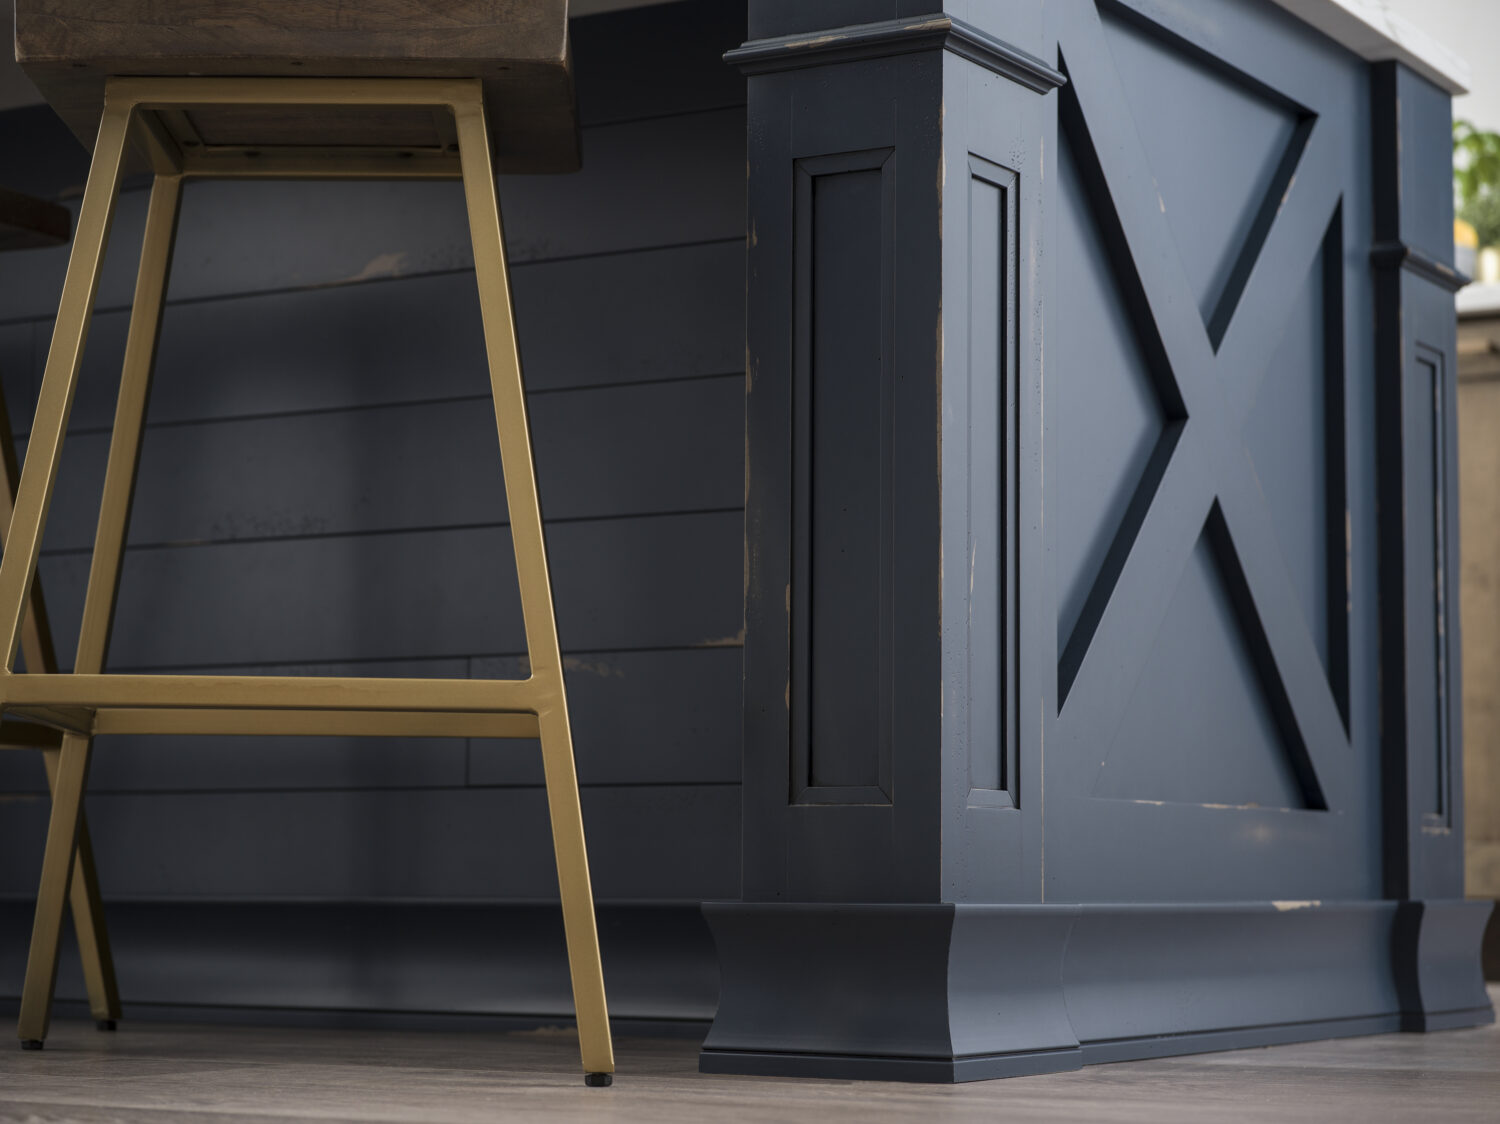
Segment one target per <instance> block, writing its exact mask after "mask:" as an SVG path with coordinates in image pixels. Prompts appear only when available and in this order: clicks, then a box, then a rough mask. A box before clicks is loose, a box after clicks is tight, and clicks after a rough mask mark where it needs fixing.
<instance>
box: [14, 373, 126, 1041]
mask: <svg viewBox="0 0 1500 1124" xmlns="http://www.w3.org/2000/svg"><path fill="white" fill-rule="evenodd" d="M12 432H13V431H12V429H11V424H10V413H9V411H8V410H7V409H6V407H5V400H4V397H3V396H0V475H3V477H4V479H3V481H0V527H9V526H10V517H11V512H12V511H13V510H14V507H15V501H16V486H17V484H18V482H19V480H20V476H21V472H20V467H19V465H18V464H17V462H16V450H15V445H14V443H13V442H12V441H11V440H10V434H11V433H12ZM0 546H3V543H0ZM21 653H22V655H23V656H24V657H25V659H26V667H27V670H28V671H42V672H55V671H56V670H57V653H56V651H55V650H54V648H53V645H52V629H51V627H50V625H49V624H48V617H47V605H46V600H45V599H44V598H43V597H42V586H41V583H40V582H37V581H33V582H32V583H31V593H30V597H29V604H28V606H27V612H26V620H25V624H24V625H23V627H22V630H21ZM39 748H42V762H43V764H44V766H45V767H46V772H47V787H48V789H49V791H50V790H52V789H54V788H55V787H56V785H57V764H58V749H57V746H55V745H50V746H46V747H39ZM68 900H69V902H70V904H71V907H72V910H73V929H74V931H75V932H76V933H77V935H78V951H79V957H80V959H81V960H82V961H83V979H84V984H85V987H86V989H87V992H88V997H89V1011H90V1013H91V1014H92V1015H93V1016H94V1021H95V1022H96V1023H97V1024H98V1026H99V1029H101V1030H113V1029H114V1027H115V1022H116V1020H117V1019H119V1017H120V991H119V988H118V986H117V985H116V983H115V969H114V961H113V959H112V958H111V956H110V951H109V933H108V930H107V929H106V928H105V924H104V907H103V902H102V900H101V898H100V894H99V877H98V874H97V873H96V872H95V869H94V852H93V847H92V845H91V844H90V842H89V830H88V821H87V819H86V818H84V816H83V815H82V813H80V814H79V820H78V853H77V855H76V856H75V857H74V860H73V881H72V885H71V886H70V888H69V893H68Z"/></svg>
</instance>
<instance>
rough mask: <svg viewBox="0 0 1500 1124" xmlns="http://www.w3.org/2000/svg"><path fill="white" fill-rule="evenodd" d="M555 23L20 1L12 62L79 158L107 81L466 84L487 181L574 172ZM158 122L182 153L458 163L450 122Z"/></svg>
mask: <svg viewBox="0 0 1500 1124" xmlns="http://www.w3.org/2000/svg"><path fill="white" fill-rule="evenodd" d="M567 15H568V5H567V0H374V2H371V3H361V4H337V3H331V2H329V0H233V2H227V0H149V2H148V0H16V58H17V60H18V61H19V62H20V63H21V66H22V67H23V68H24V69H25V71H26V73H27V75H28V76H29V77H30V78H31V80H32V81H33V82H34V83H36V86H37V88H38V89H39V90H41V92H42V95H43V96H44V97H45V98H46V99H47V101H48V102H49V103H50V104H51V105H52V108H53V109H55V110H56V111H57V112H58V114H59V115H60V116H61V117H62V119H63V120H64V121H65V122H66V123H67V125H68V127H69V128H70V129H72V130H73V133H74V135H76V136H77V137H78V139H79V140H80V141H82V142H83V143H84V145H85V146H87V147H88V148H90V149H92V148H93V147H94V139H95V137H97V136H98V133H99V118H100V115H101V111H102V108H103V104H104V84H105V79H106V78H109V77H113V76H125V75H139V76H147V77H153V78H165V77H235V78H250V77H255V78H478V79H480V80H481V82H482V84H483V89H484V101H485V116H486V117H487V119H488V121H489V125H490V129H491V131H492V133H493V140H494V146H495V154H496V160H497V165H498V167H499V169H500V170H501V171H502V172H567V171H572V170H573V169H575V168H576V167H577V166H578V162H579V155H578V122H577V113H576V111H575V108H574V99H573V79H572V67H571V60H570V58H569V51H568V27H567ZM159 116H160V117H161V118H162V123H163V125H164V127H165V129H166V131H167V132H168V133H169V134H170V135H171V136H172V138H173V139H174V140H175V141H176V142H177V143H178V144H179V145H180V146H181V147H182V148H183V149H184V150H185V151H186V152H188V153H190V154H191V153H194V152H207V153H216V154H219V155H231V154H244V153H245V152H247V151H248V152H253V153H258V154H261V155H265V154H266V153H267V150H270V151H272V152H285V151H286V150H289V149H301V150H305V151H308V152H310V153H316V154H318V155H320V156H322V155H326V153H327V150H329V149H348V148H354V149H360V148H381V149H389V148H395V149H397V150H398V151H410V152H413V153H416V154H418V155H421V154H424V153H428V152H445V151H446V152H450V153H451V152H454V151H456V148H455V147H454V146H455V145H456V144H457V140H458V138H457V136H456V134H455V133H454V131H453V126H452V121H451V119H449V118H448V117H447V115H445V114H439V113H432V112H430V111H428V110H426V109H423V108H417V107H394V108H393V107H369V108H363V107H352V106H327V105H324V106H316V107H314V106H287V107H282V106H276V107H265V106H254V105H244V106H223V105H216V106H190V107H183V108H176V109H173V110H171V111H164V112H161V113H160V114H159ZM252 158H253V157H252ZM132 169H133V170H142V171H143V170H146V168H145V165H144V163H140V164H137V165H133V166H132Z"/></svg>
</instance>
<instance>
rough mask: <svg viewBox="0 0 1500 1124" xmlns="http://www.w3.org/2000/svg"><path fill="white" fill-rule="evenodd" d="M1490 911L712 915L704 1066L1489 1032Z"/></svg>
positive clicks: (1065, 1053)
mask: <svg viewBox="0 0 1500 1124" xmlns="http://www.w3.org/2000/svg"><path fill="white" fill-rule="evenodd" d="M1491 907H1492V903H1490V902H1487V901H1475V902H1466V901H1407V902H1395V901H1355V902H1316V901H1314V902H1249V903H1240V902H1233V903H1194V904H1162V905H1156V904H1119V905H1094V904H1090V905H962V904H960V905H955V904H793V903H785V904H783V903H709V904H706V905H705V906H704V914H705V916H706V917H707V919H708V923H709V927H710V928H711V930H712V932H713V935H714V940H715V943H716V945H717V948H718V955H719V965H720V971H721V976H722V984H721V992H720V999H719V1009H718V1014H717V1016H716V1017H715V1019H714V1024H713V1028H712V1029H711V1031H710V1032H709V1035H708V1039H707V1041H706V1042H705V1043H704V1049H703V1052H702V1055H701V1057H700V1062H699V1068H700V1069H701V1070H702V1071H703V1072H705V1073H740V1074H758V1075H777V1076H789V1077H821V1078H835V1079H849V1080H869V1079H884V1080H893V1081H924V1082H955V1081H975V1080H984V1079H988V1078H996V1077H1019V1076H1024V1075H1028V1074H1037V1073H1050V1072H1055V1071H1058V1070H1068V1069H1077V1068H1078V1067H1080V1066H1084V1065H1091V1064H1095V1063H1099V1062H1114V1061H1126V1060H1132V1059H1138V1058H1152V1057H1165V1056H1169V1055H1173V1054H1190V1053H1200V1052H1206V1051H1212V1050H1228V1049H1238V1048H1241V1047H1247V1046H1267V1045H1276V1044H1281V1043H1287V1042H1300V1041H1308V1040H1312V1039H1319V1038H1334V1037H1344V1036H1352V1035H1360V1034H1380V1033H1388V1032H1391V1031H1397V1030H1409V1031H1426V1030H1441V1029H1448V1028H1454V1027H1463V1026H1477V1025H1480V1024H1483V1023H1489V1022H1492V1021H1494V1011H1493V1009H1492V1008H1491V1006H1490V1003H1489V999H1488V997H1487V996H1486V993H1485V989H1484V980H1483V978H1482V973H1481V972H1480V971H1479V957H1478V955H1477V953H1478V949H1479V945H1480V941H1481V939H1482V936H1483V933H1484V927H1485V922H1486V921H1487V919H1488V917H1489V913H1490V909H1491Z"/></svg>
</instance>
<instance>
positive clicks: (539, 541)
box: [453, 88, 615, 1085]
mask: <svg viewBox="0 0 1500 1124" xmlns="http://www.w3.org/2000/svg"><path fill="white" fill-rule="evenodd" d="M453 113H454V116H455V118H456V119H457V122H458V146H459V155H460V158H461V160H462V163H463V178H464V197H465V199H466V200H467V202H468V207H469V235H470V238H471V239H472V240H473V243H474V272H475V274H476V276H477V278H478V282H479V303H480V307H481V310H482V313H483V316H484V342H485V350H486V352H487V353H488V355H489V364H490V387H491V392H492V395H493V397H494V400H495V421H496V424H497V425H498V427H499V431H500V457H501V462H502V465H503V468H504V472H505V499H506V503H507V505H508V506H509V509H510V529H511V540H512V545H513V546H514V548H515V553H516V574H517V576H518V577H519V579H520V586H521V611H522V615H523V616H524V617H525V621H526V647H527V649H528V651H529V653H530V657H531V680H532V682H533V683H534V684H535V685H536V686H537V688H538V690H539V692H540V693H541V695H542V699H543V701H542V703H541V705H540V706H539V708H538V714H537V718H538V721H539V724H540V727H541V741H542V765H543V768H544V770H545V775H546V781H547V807H548V811H549V814H550V816H551V820H552V846H553V850H554V851H555V853H556V858H557V883H558V890H559V892H560V894H561V896H562V908H563V929H564V931H565V933H566V934H567V941H568V967H569V970H570V971H571V973H572V977H573V1005H574V1008H575V1009H576V1012H577V1016H578V1043H579V1048H580V1050H581V1051H582V1054H583V1068H584V1070H585V1072H586V1074H587V1078H586V1079H587V1081H588V1083H589V1084H591V1085H607V1084H609V1082H610V1075H611V1074H613V1073H614V1069H615V1057H614V1047H613V1045H612V1043H611V1040H610V1033H609V1010H608V1007H607V1006H606V1004H605V999H604V969H603V966H602V964H601V963H600V960H599V934H598V930H597V927H596V925H595V921H594V897H593V890H592V888H591V886H590V885H589V861H588V852H587V850H586V849H585V846H584V838H583V811H582V808H581V807H580V805H579V800H578V777H577V774H576V771H575V769H574V764H573V737H572V733H571V731H570V730H569V727H568V708H567V699H566V696H565V695H564V691H563V676H562V655H561V652H560V650H559V647H558V642H557V620H556V617H555V616H554V614H553V609H552V584H551V579H550V578H549V576H548V573H547V547H546V542H545V540H544V539H543V535H542V515H541V507H540V504H539V503H538V501H537V488H536V471H535V466H534V465H533V463H532V456H531V436H530V433H529V429H528V426H527V421H526V394H525V390H524V388H523V386H522V383H521V356H520V352H519V350H518V348H517V346H516V327H515V311H514V308H513V306H512V304H511V298H510V278H509V275H508V272H507V269H506V262H505V235H504V231H503V229H502V227H501V223H500V200H499V197H498V195H497V194H496V189H495V174H494V171H493V166H492V164H491V161H490V145H489V131H488V130H487V129H486V128H485V120H484V105H483V102H482V101H481V100H480V98H479V96H478V90H477V88H476V90H475V95H474V97H473V98H472V100H470V101H467V102H464V103H461V104H457V105H455V106H454V107H453Z"/></svg>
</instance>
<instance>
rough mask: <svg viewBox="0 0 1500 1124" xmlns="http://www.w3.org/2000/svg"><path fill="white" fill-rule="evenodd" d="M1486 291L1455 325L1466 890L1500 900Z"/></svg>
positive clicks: (1494, 441)
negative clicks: (1483, 297)
mask: <svg viewBox="0 0 1500 1124" xmlns="http://www.w3.org/2000/svg"><path fill="white" fill-rule="evenodd" d="M1485 288H1494V289H1496V292H1495V293H1494V294H1493V295H1492V297H1491V299H1489V300H1487V301H1481V300H1474V299H1473V298H1471V297H1469V294H1465V297H1466V298H1468V299H1466V300H1465V301H1464V302H1462V303H1461V306H1460V312H1459V323H1458V456H1459V528H1460V543H1461V546H1460V551H1461V560H1462V568H1463V577H1462V579H1461V587H1460V590H1459V597H1460V602H1459V603H1460V606H1461V609H1462V613H1463V667H1464V703H1463V706H1464V710H1463V713H1464V776H1465V780H1466V791H1465V796H1464V812H1465V817H1464V823H1465V841H1464V889H1465V892H1466V893H1467V894H1468V896H1469V897H1482V898H1500V691H1497V690H1496V688H1497V686H1500V286H1486V287H1485ZM1471 302H1472V307H1469V308H1464V307H1463V305H1464V304H1471Z"/></svg>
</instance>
